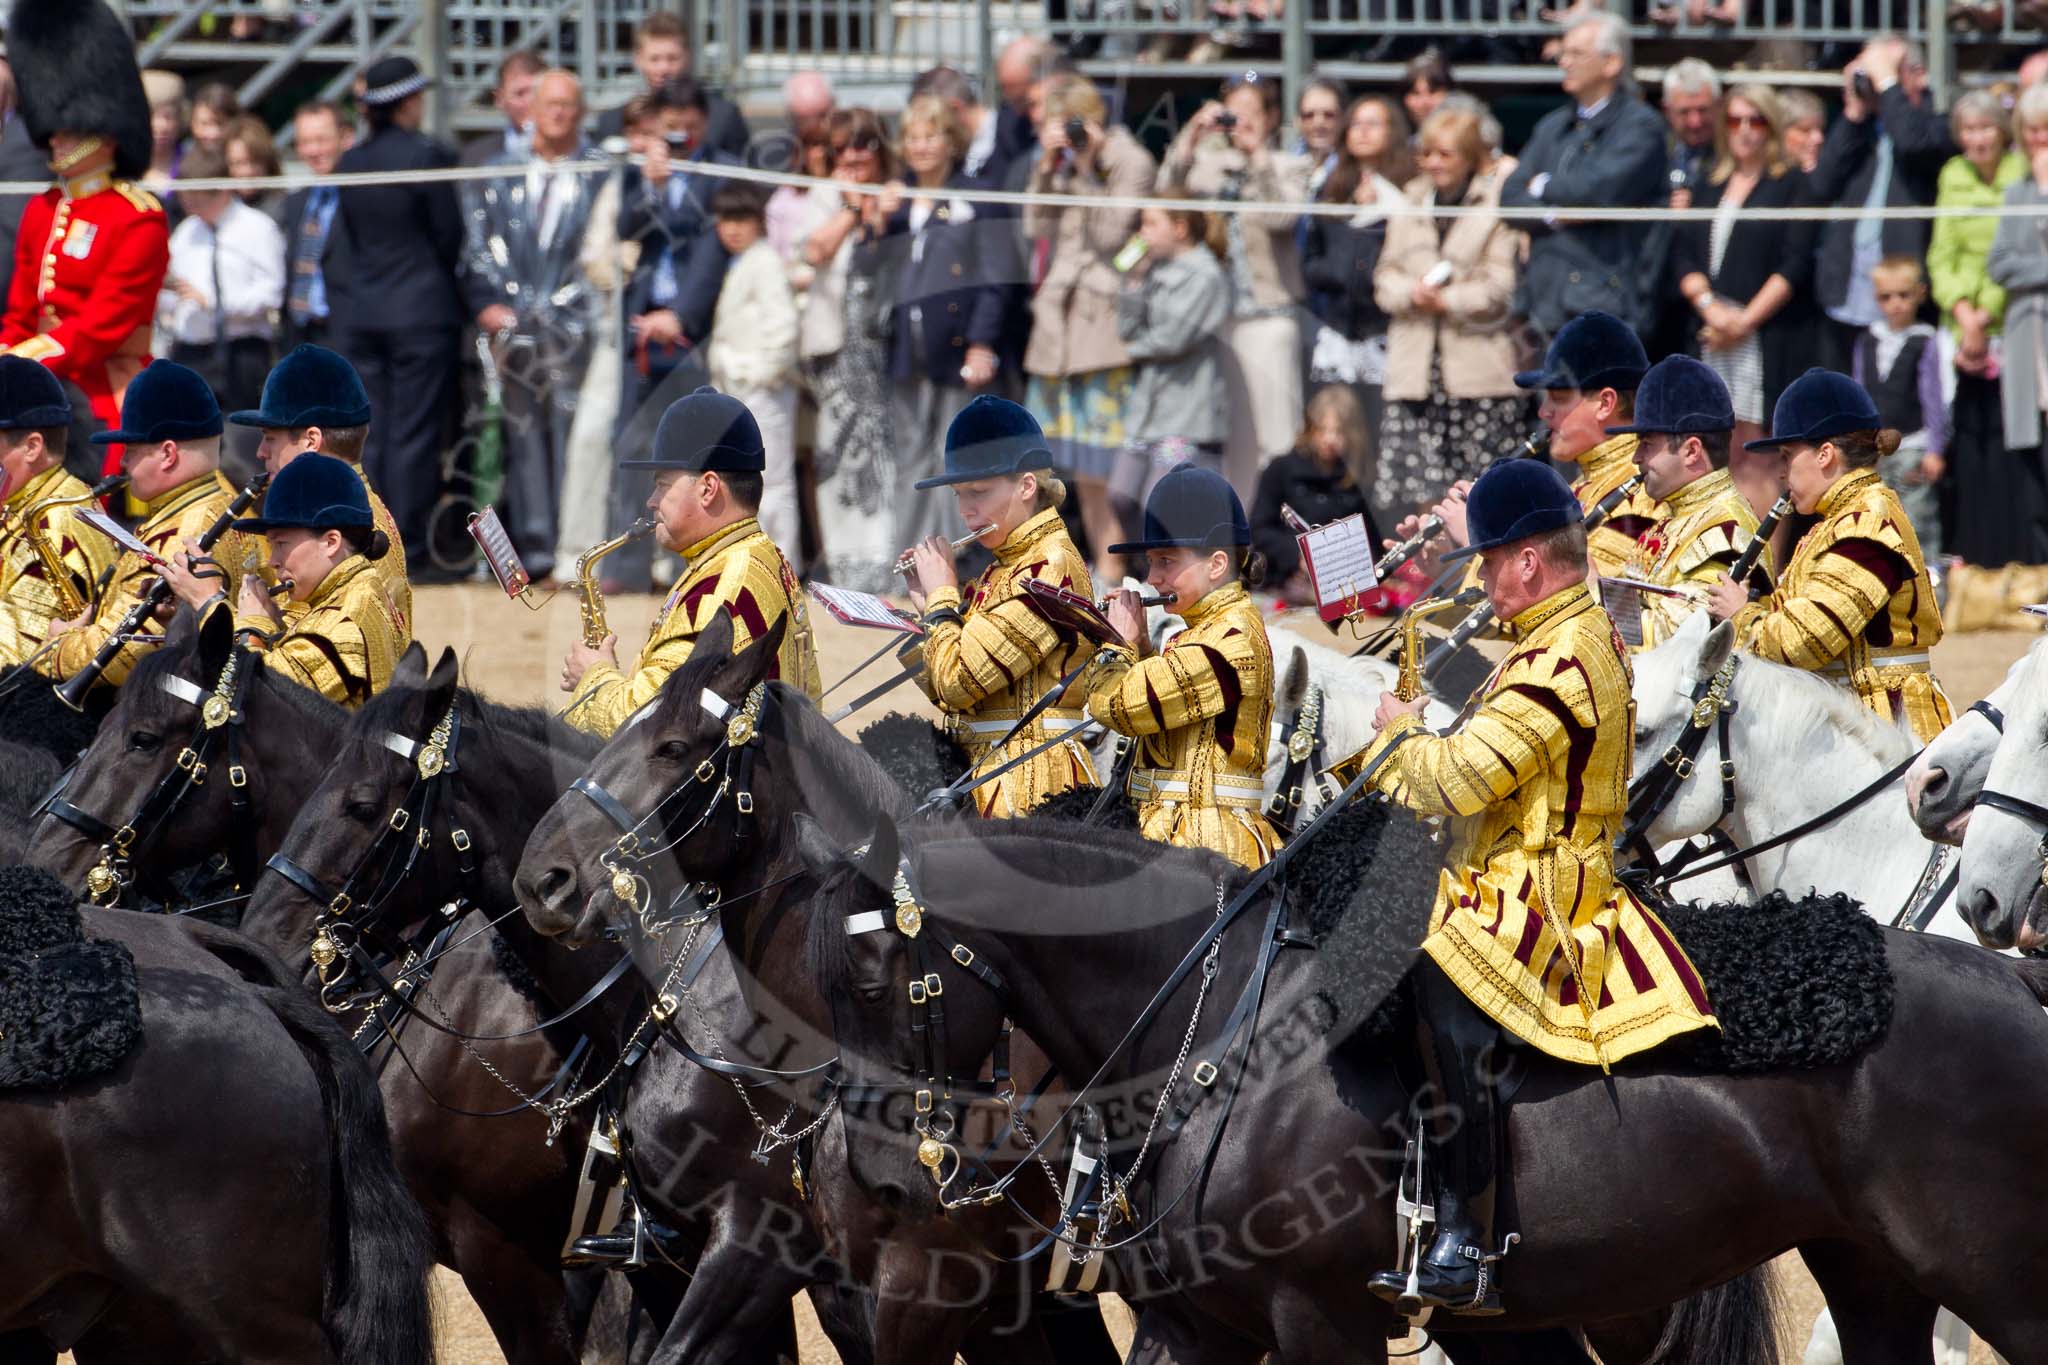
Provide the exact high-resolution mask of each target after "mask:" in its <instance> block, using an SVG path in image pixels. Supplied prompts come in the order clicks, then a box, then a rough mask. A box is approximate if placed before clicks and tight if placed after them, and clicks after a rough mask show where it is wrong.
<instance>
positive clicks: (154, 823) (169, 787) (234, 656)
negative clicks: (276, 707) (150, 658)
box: [43, 647, 256, 905]
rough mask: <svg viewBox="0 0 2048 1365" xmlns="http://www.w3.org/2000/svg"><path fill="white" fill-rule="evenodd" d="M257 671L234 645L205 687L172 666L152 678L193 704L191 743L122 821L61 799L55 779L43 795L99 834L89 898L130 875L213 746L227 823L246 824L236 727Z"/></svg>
mask: <svg viewBox="0 0 2048 1365" xmlns="http://www.w3.org/2000/svg"><path fill="white" fill-rule="evenodd" d="M255 672H256V668H255V661H254V659H253V657H252V656H251V655H249V654H248V653H247V652H246V651H244V650H243V649H241V648H240V647H237V648H235V649H233V650H230V651H229V653H228V661H227V663H226V664H225V665H223V666H222V668H221V674H220V677H219V678H218V679H217V680H216V681H215V683H214V685H213V689H212V690H211V691H207V690H206V689H204V688H201V687H200V686H199V685H198V684H197V683H194V682H191V681H189V680H188V679H185V678H182V677H179V676H178V675H177V674H175V673H165V674H162V675H161V676H159V677H158V678H157V680H156V685H157V686H158V687H159V688H160V689H162V690H163V691H164V692H166V693H168V694H170V695H171V696H173V697H176V698H177V699H178V700H179V701H182V702H187V703H189V704H190V705H192V706H195V707H197V708H198V709H199V723H200V728H199V732H198V733H197V734H196V735H195V736H194V737H193V739H192V742H191V743H189V744H187V745H186V746H185V747H184V748H182V749H180V750H179V751H178V755H177V758H176V759H175V760H174V762H173V764H172V767H171V770H170V771H169V772H167V773H165V774H164V775H163V776H162V777H160V778H158V779H157V781H156V783H155V784H154V785H153V786H151V787H150V789H149V791H148V792H147V793H145V794H144V795H143V798H142V800H141V802H140V803H139V804H137V806H136V808H135V810H134V812H133V813H132V814H131V815H129V816H128V818H127V819H126V820H124V821H123V822H122V823H121V824H120V825H118V826H114V825H109V824H107V822H106V821H104V820H102V819H100V818H99V817H98V816H96V815H94V814H92V813H91V812H90V811H86V810H82V809H80V808H79V807H78V806H76V805H74V804H73V803H72V802H70V801H67V800H65V799H64V796H63V789H62V788H61V787H60V788H59V789H58V790H57V791H54V792H52V793H51V794H50V795H49V796H48V797H47V798H46V799H45V800H44V802H43V809H44V810H45V811H47V812H48V813H49V814H50V815H51V816H53V817H54V818H56V819H58V820H61V821H62V822H63V823H65V824H67V825H69V826H71V828H73V829H75V830H77V831H78V832H79V833H80V834H83V835H84V836H85V837H86V838H88V839H96V840H98V841H99V845H100V860H99V862H98V863H97V864H96V865H95V866H94V867H93V868H92V869H91V870H90V871H88V872H87V873H86V874H85V891H86V895H87V897H88V898H89V899H90V900H91V901H92V903H93V904H94V905H112V904H114V903H115V902H117V901H118V900H119V899H120V897H121V893H122V892H123V891H125V890H126V889H127V887H128V886H129V885H130V884H131V883H132V882H133V881H134V867H135V861H136V859H137V858H139V857H140V856H141V854H142V851H143V850H144V849H146V848H148V847H149V845H150V844H151V843H152V842H154V841H155V839H156V838H157V837H158V835H159V833H160V832H161V831H162V830H163V828H164V826H165V824H166V823H168V822H169V820H170V818H171V816H172V815H174V814H175V813H176V812H177V810H178V807H179V806H180V805H181V804H183V802H184V800H185V798H186V797H188V796H190V795H191V794H192V792H193V791H194V790H195V789H197V788H199V787H203V786H205V785H206V779H207V776H208V774H209V773H210V772H211V771H212V770H213V763H214V761H215V759H216V757H217V755H216V754H215V748H216V746H221V747H224V748H225V750H226V753H225V759H226V768H227V779H228V788H229V791H230V792H231V793H232V794H231V795H230V797H229V803H230V806H231V809H232V811H233V816H234V819H233V821H232V823H233V826H234V827H235V828H236V829H237V830H245V829H246V826H247V824H248V820H247V816H248V814H249V810H250V805H249V772H248V769H247V768H245V767H244V766H243V765H242V762H241V727H242V721H243V719H244V706H243V702H244V699H245V698H246V697H247V695H248V691H249V679H250V678H251V677H252V676H253V675H254V674H255Z"/></svg>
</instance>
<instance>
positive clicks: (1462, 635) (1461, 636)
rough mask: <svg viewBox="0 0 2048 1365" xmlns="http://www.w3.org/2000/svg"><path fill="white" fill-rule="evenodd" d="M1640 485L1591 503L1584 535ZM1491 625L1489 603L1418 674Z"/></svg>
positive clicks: (1635, 480) (1638, 482)
mask: <svg viewBox="0 0 2048 1365" xmlns="http://www.w3.org/2000/svg"><path fill="white" fill-rule="evenodd" d="M1642 483H1643V476H1642V475H1641V474H1635V475H1632V476H1630V478H1629V481H1628V482H1627V483H1625V484H1623V485H1622V486H1621V487H1619V488H1617V489H1615V490H1614V491H1613V492H1612V493H1609V494H1608V495H1607V496H1606V497H1604V498H1602V499H1600V501H1599V502H1597V503H1595V504H1594V505H1593V510H1592V511H1590V512H1588V513H1586V521H1585V527H1586V529H1587V530H1588V531H1592V530H1597V529H1598V528H1599V526H1600V523H1601V522H1603V521H1606V520H1607V518H1608V517H1610V516H1612V515H1613V514H1614V509H1615V508H1617V507H1619V506H1621V504H1622V502H1623V500H1624V499H1626V498H1627V497H1628V495H1629V494H1631V493H1633V492H1635V491H1636V489H1638V488H1640V487H1641V486H1642ZM1744 553H1745V554H1747V553H1748V551H1744ZM1492 624H1493V604H1492V603H1490V602H1489V603H1485V604H1483V605H1481V606H1479V607H1477V608H1475V609H1474V610H1473V612H1472V613H1471V615H1469V616H1467V617H1466V618H1465V619H1464V620H1462V621H1460V622H1458V625H1457V628H1456V629H1455V630H1453V631H1452V632H1451V633H1450V634H1449V635H1447V636H1445V637H1444V640H1443V643H1441V644H1439V645H1438V646H1437V647H1436V648H1435V649H1433V650H1431V651H1430V652H1429V658H1427V659H1426V660H1424V661H1423V665H1422V671H1423V672H1424V673H1425V674H1428V673H1432V672H1434V671H1435V670H1436V669H1438V668H1441V667H1442V666H1443V662H1444V660H1446V659H1448V658H1450V657H1451V656H1452V655H1454V654H1456V653H1457V652H1458V651H1459V650H1461V649H1463V648H1464V647H1465V646H1466V644H1468V643H1469V642H1470V641H1471V639H1472V637H1473V636H1475V635H1477V634H1478V633H1479V632H1480V631H1482V630H1485V629H1486V628H1487V627H1488V626H1490V625H1492Z"/></svg>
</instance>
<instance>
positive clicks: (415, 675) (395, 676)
mask: <svg viewBox="0 0 2048 1365" xmlns="http://www.w3.org/2000/svg"><path fill="white" fill-rule="evenodd" d="M426 680H427V650H426V646H424V645H422V644H421V643H420V642H419V641H418V640H414V641H413V642H412V643H411V644H409V645H407V646H406V647H405V653H403V654H401V655H399V656H398V667H396V668H394V669H392V670H391V682H392V685H393V686H404V687H419V686H421V685H422V684H424V683H425V682H426Z"/></svg>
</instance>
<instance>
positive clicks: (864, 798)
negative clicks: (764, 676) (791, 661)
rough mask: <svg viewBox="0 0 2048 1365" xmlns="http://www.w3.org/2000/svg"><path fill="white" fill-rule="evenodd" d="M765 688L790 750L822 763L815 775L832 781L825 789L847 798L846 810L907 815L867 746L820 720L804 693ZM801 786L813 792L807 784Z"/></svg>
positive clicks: (905, 800)
mask: <svg viewBox="0 0 2048 1365" xmlns="http://www.w3.org/2000/svg"><path fill="white" fill-rule="evenodd" d="M768 690H769V691H771V692H772V693H774V694H775V702H776V710H777V712H778V714H779V715H780V716H781V717H782V718H783V721H784V723H786V724H788V725H789V726H790V727H791V732H792V733H791V734H790V736H789V741H788V742H789V747H790V750H791V752H792V753H796V754H801V755H802V756H803V758H802V761H803V762H806V763H816V764H818V765H819V766H820V767H822V768H823V769H824V772H823V773H822V774H819V776H821V777H823V778H825V779H827V780H829V781H831V782H832V783H833V784H834V785H833V786H832V787H831V790H832V791H834V792H839V793H846V794H849V795H850V796H851V798H852V801H853V805H852V806H851V807H850V809H852V810H867V811H873V812H876V813H878V814H884V815H887V816H889V817H890V818H891V819H893V820H895V821H896V822H897V823H898V824H899V825H900V824H902V823H903V822H904V821H906V820H908V819H910V816H911V810H912V807H911V804H910V798H909V796H908V794H906V793H905V792H904V790H903V788H902V786H901V784H899V783H898V782H897V781H896V780H895V779H894V778H892V777H890V776H889V773H888V770H887V769H885V768H883V767H882V765H881V764H879V763H877V762H875V760H874V758H873V757H872V756H871V755H869V753H868V752H867V750H865V749H863V748H861V747H860V745H859V744H857V743H855V742H854V741H853V740H852V739H849V738H848V737H847V736H846V735H844V734H842V733H840V731H839V727H837V726H836V725H833V724H832V723H831V722H830V721H828V720H826V719H825V717H824V715H823V713H822V712H820V711H819V710H818V708H817V706H816V705H815V704H814V703H813V702H812V701H811V699H810V698H809V697H807V696H805V695H804V694H803V692H802V691H801V690H800V689H798V688H795V687H792V686H790V685H789V684H788V683H784V682H771V683H769V684H768ZM805 786H806V789H807V790H814V789H813V788H811V787H810V784H808V783H806V784H805ZM806 804H810V803H809V802H808V801H807V803H806Z"/></svg>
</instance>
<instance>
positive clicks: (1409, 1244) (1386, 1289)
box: [1367, 1138, 1436, 1325]
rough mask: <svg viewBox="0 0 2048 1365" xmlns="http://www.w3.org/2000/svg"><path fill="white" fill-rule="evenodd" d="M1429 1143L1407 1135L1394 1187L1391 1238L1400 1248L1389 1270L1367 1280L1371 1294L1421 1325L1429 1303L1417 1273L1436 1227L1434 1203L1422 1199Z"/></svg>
mask: <svg viewBox="0 0 2048 1365" xmlns="http://www.w3.org/2000/svg"><path fill="white" fill-rule="evenodd" d="M1427 1148H1428V1144H1427V1143H1425V1142H1423V1141H1422V1140H1420V1139H1418V1138H1410V1139H1408V1145H1407V1149H1406V1151H1405V1152H1404V1153H1403V1155H1402V1158H1401V1178H1400V1181H1399V1183H1398V1184H1397V1185H1396V1187H1395V1191H1394V1241H1395V1245H1396V1246H1398V1247H1399V1248H1400V1250H1399V1252H1398V1254H1397V1257H1396V1259H1395V1262H1394V1269H1393V1270H1392V1271H1391V1272H1388V1273H1383V1274H1379V1275H1375V1276H1373V1277H1372V1279H1371V1280H1370V1281H1369V1282H1368V1286H1367V1287H1368V1288H1370V1289H1371V1290H1372V1292H1373V1293H1374V1294H1377V1295H1378V1296H1379V1297H1381V1298H1383V1299H1387V1300H1388V1301H1390V1302H1391V1303H1392V1304H1393V1305H1394V1309H1395V1311H1396V1312H1398V1313H1400V1314H1401V1316H1402V1317H1404V1318H1407V1319H1409V1320H1411V1321H1412V1322H1414V1323H1416V1324H1417V1325H1420V1324H1421V1323H1424V1322H1427V1321H1428V1320H1429V1311H1430V1310H1429V1307H1428V1306H1427V1305H1426V1304H1424V1303H1423V1301H1422V1289H1421V1284H1420V1281H1419V1277H1420V1275H1421V1273H1422V1254H1423V1251H1424V1249H1425V1248H1426V1247H1427V1246H1428V1244H1429V1235H1430V1231H1431V1230H1432V1229H1434V1228H1435V1227H1436V1205H1435V1204H1433V1203H1426V1202H1424V1198H1423V1191H1424V1190H1425V1189H1427V1188H1428V1186H1427V1185H1426V1184H1425V1183H1424V1181H1425V1177H1426V1174H1427V1173H1426V1171H1425V1170H1424V1165H1425V1162H1426V1160H1427V1158H1426V1156H1425V1153H1426V1151H1427Z"/></svg>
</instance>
